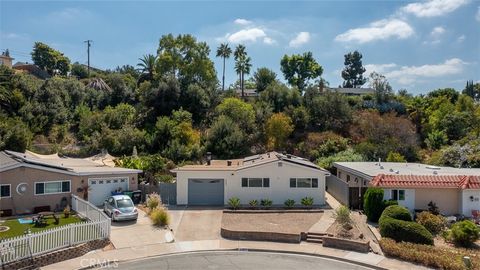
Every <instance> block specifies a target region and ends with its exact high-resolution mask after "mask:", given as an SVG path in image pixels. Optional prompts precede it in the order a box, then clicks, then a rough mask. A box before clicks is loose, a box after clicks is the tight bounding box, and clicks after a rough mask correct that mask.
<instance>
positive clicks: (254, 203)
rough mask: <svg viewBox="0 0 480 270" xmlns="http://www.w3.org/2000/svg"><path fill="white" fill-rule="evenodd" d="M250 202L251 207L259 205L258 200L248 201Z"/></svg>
mask: <svg viewBox="0 0 480 270" xmlns="http://www.w3.org/2000/svg"><path fill="white" fill-rule="evenodd" d="M248 204H249V205H250V206H251V207H257V206H258V201H257V200H251V201H249V202H248Z"/></svg>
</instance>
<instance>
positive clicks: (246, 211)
mask: <svg viewBox="0 0 480 270" xmlns="http://www.w3.org/2000/svg"><path fill="white" fill-rule="evenodd" d="M324 212H325V210H322V209H307V208H305V209H275V208H272V209H261V208H258V209H248V208H246V209H238V210H223V213H234V214H269V213H324Z"/></svg>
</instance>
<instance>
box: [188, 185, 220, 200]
mask: <svg viewBox="0 0 480 270" xmlns="http://www.w3.org/2000/svg"><path fill="white" fill-rule="evenodd" d="M223 194H224V180H223V179H188V204H189V205H223V204H224V195H223Z"/></svg>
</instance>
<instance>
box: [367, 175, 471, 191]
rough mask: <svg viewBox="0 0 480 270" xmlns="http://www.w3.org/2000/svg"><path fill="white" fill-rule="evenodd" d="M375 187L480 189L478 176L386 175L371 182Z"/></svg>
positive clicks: (379, 176) (376, 177) (378, 176)
mask: <svg viewBox="0 0 480 270" xmlns="http://www.w3.org/2000/svg"><path fill="white" fill-rule="evenodd" d="M371 184H372V186H376V187H386V188H388V187H408V188H459V189H480V176H474V175H469V176H467V175H387V174H379V175H377V176H375V177H374V178H373V180H372V182H371Z"/></svg>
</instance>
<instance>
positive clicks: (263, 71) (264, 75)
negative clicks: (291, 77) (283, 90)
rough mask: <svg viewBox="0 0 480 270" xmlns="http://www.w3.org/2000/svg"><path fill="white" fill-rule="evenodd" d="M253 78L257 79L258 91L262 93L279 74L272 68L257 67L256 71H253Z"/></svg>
mask: <svg viewBox="0 0 480 270" xmlns="http://www.w3.org/2000/svg"><path fill="white" fill-rule="evenodd" d="M253 78H254V80H255V85H256V86H257V92H258V93H261V92H262V91H263V90H265V89H267V87H268V86H269V85H270V84H271V83H273V82H275V81H276V80H277V74H275V72H273V71H272V70H270V69H268V68H266V67H263V68H259V69H257V71H255V73H253Z"/></svg>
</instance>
